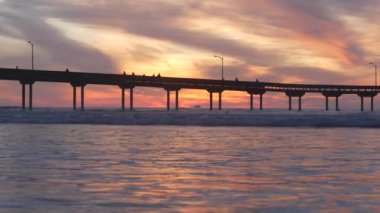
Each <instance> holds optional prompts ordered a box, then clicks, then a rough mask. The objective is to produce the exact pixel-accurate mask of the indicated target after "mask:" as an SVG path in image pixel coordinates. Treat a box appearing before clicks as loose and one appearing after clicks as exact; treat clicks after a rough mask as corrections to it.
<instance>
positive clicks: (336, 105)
mask: <svg viewBox="0 0 380 213" xmlns="http://www.w3.org/2000/svg"><path fill="white" fill-rule="evenodd" d="M335 110H336V111H340V109H339V97H338V96H336V97H335Z"/></svg>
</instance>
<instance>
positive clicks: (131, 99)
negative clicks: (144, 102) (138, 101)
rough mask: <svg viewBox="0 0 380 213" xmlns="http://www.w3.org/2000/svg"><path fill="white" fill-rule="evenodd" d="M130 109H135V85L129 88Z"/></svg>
mask: <svg viewBox="0 0 380 213" xmlns="http://www.w3.org/2000/svg"><path fill="white" fill-rule="evenodd" d="M129 110H131V111H133V87H131V88H129Z"/></svg>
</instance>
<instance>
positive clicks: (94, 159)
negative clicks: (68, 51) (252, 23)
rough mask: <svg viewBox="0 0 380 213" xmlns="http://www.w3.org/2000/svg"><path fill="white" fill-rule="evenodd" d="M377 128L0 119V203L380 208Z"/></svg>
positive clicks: (98, 207)
mask: <svg viewBox="0 0 380 213" xmlns="http://www.w3.org/2000/svg"><path fill="white" fill-rule="evenodd" d="M378 135H379V134H378V130H376V129H311V128H305V129H302V128H301V129H300V128H253V127H247V128H241V127H236V128H230V127H217V128H212V127H209V128H208V127H177V126H95V125H0V174H1V176H0V212H25V211H28V212H29V211H32V212H33V211H34V212H61V211H63V212H91V211H97V212H120V211H129V212H133V211H190V212H203V211H215V212H221V211H236V212H241V211H243V212H244V211H246V212H251V211H269V212H309V211H323V210H333V211H335V212H336V211H349V210H353V211H360V212H362V211H364V212H367V211H369V212H371V211H373V212H380V139H379V138H378Z"/></svg>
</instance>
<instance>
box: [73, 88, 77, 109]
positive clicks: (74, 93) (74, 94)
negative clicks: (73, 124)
mask: <svg viewBox="0 0 380 213" xmlns="http://www.w3.org/2000/svg"><path fill="white" fill-rule="evenodd" d="M73 110H74V111H76V110H77V87H76V86H73Z"/></svg>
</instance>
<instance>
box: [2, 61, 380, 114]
mask: <svg viewBox="0 0 380 213" xmlns="http://www.w3.org/2000/svg"><path fill="white" fill-rule="evenodd" d="M0 80H10V81H18V82H20V84H21V87H22V94H21V106H22V109H23V110H26V95H27V94H26V88H27V87H29V106H28V108H29V110H32V109H33V85H34V84H35V83H37V82H53V83H68V84H70V85H71V86H72V88H73V110H77V88H79V89H80V110H81V111H84V110H85V103H84V97H85V87H86V85H89V84H94V85H109V86H117V87H119V88H120V90H121V110H122V111H124V110H125V108H126V107H125V93H126V92H125V91H126V90H129V98H130V106H129V110H134V106H133V104H134V103H133V102H134V98H133V93H134V89H135V88H136V87H153V88H162V89H164V90H165V91H166V92H167V110H168V111H170V110H172V109H171V106H170V103H171V102H170V99H171V93H174V94H175V110H176V111H178V110H179V94H180V90H181V89H197V90H205V91H207V92H208V93H209V95H210V104H209V106H210V111H213V110H214V106H213V97H214V94H215V93H216V94H217V96H218V108H217V109H218V110H222V103H223V100H222V97H223V96H222V94H223V92H224V91H241V92H246V93H248V95H249V99H250V102H249V103H250V105H249V109H250V110H254V96H259V109H260V110H263V108H264V104H263V101H264V95H265V94H266V93H268V92H276V93H284V94H285V95H286V96H288V98H289V110H293V103H292V100H293V98H297V99H298V110H299V111H301V110H302V97H303V96H304V95H305V94H307V93H319V94H321V96H324V97H325V102H326V103H325V104H326V111H328V110H330V108H329V99H330V98H335V110H336V111H340V108H339V97H341V96H342V95H347V94H351V95H352V94H353V95H357V96H358V97H359V98H360V110H361V111H364V100H365V98H369V99H370V101H371V102H370V104H371V111H374V98H375V97H376V96H377V94H378V93H379V92H380V87H378V86H354V85H325V84H286V83H271V82H259V81H252V82H250V81H238V80H235V81H232V80H212V79H196V78H173V77H161V76H141V75H126V74H102V73H88V72H72V71H70V72H69V71H48V70H27V69H7V68H0Z"/></svg>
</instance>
